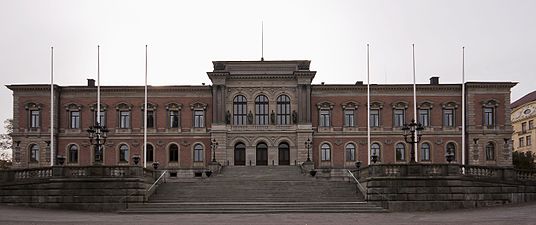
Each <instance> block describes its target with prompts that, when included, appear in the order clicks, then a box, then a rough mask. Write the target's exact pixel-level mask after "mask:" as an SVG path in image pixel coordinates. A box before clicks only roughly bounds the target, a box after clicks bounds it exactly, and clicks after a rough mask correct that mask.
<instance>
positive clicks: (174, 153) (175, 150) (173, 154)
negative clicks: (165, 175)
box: [169, 144, 179, 162]
mask: <svg viewBox="0 0 536 225" xmlns="http://www.w3.org/2000/svg"><path fill="white" fill-rule="evenodd" d="M169 161H170V162H178V161H179V146H177V145H176V144H171V145H170V146H169Z"/></svg>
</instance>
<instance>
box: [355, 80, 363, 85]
mask: <svg viewBox="0 0 536 225" xmlns="http://www.w3.org/2000/svg"><path fill="white" fill-rule="evenodd" d="M355 85H363V81H357V82H355Z"/></svg>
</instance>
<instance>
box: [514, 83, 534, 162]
mask: <svg viewBox="0 0 536 225" xmlns="http://www.w3.org/2000/svg"><path fill="white" fill-rule="evenodd" d="M511 108H512V126H513V128H514V133H513V135H512V140H513V142H512V143H513V148H514V151H520V152H526V151H532V152H536V147H535V146H534V145H533V144H532V143H533V141H534V140H536V132H535V131H536V130H535V129H534V128H535V127H534V120H536V91H533V92H531V93H529V94H527V95H525V96H523V97H522V98H520V99H519V100H517V101H515V102H514V103H512V105H511Z"/></svg>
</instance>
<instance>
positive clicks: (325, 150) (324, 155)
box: [320, 144, 331, 161]
mask: <svg viewBox="0 0 536 225" xmlns="http://www.w3.org/2000/svg"><path fill="white" fill-rule="evenodd" d="M320 151H321V152H320V154H321V157H320V158H321V160H322V161H330V160H331V147H330V146H329V145H328V144H322V147H321V148H320Z"/></svg>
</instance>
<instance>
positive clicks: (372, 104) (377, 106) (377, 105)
mask: <svg viewBox="0 0 536 225" xmlns="http://www.w3.org/2000/svg"><path fill="white" fill-rule="evenodd" d="M370 108H371V109H382V108H383V102H380V101H373V102H370Z"/></svg>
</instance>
